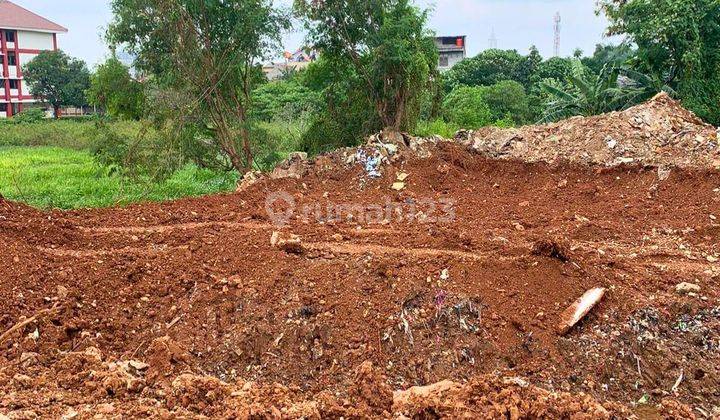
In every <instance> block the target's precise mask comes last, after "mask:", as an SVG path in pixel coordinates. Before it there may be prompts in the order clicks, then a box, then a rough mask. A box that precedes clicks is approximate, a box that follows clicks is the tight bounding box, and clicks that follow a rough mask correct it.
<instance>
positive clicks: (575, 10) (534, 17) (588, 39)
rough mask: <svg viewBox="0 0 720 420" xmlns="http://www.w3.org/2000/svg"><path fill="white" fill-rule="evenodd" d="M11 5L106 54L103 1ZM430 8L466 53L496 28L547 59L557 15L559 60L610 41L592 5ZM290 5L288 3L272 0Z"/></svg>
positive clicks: (77, 46)
mask: <svg viewBox="0 0 720 420" xmlns="http://www.w3.org/2000/svg"><path fill="white" fill-rule="evenodd" d="M12 1H14V2H15V3H17V4H19V5H21V6H23V7H25V8H27V9H29V10H31V11H33V12H35V13H38V14H39V15H41V16H43V17H46V18H48V19H50V20H52V21H54V22H56V23H58V24H60V25H63V26H65V27H66V28H68V29H69V33H68V34H64V35H60V37H59V40H58V42H59V46H60V48H61V49H63V50H65V51H66V52H67V53H68V54H70V55H72V56H75V57H79V58H82V59H83V60H85V61H86V62H87V63H88V65H89V66H90V67H93V66H94V65H96V64H97V63H99V62H102V61H103V60H104V59H105V58H106V57H107V54H108V49H107V47H106V46H105V44H104V42H103V40H102V33H103V28H104V27H106V26H107V24H108V22H109V21H110V19H111V18H112V14H111V13H110V7H109V5H108V3H109V2H108V1H106V0H63V1H54V0H53V1H51V0H12ZM416 1H417V4H418V5H420V6H423V7H432V8H433V9H434V10H433V12H432V18H431V21H430V26H431V28H432V29H433V30H434V31H435V32H437V34H438V35H467V36H468V50H469V54H470V55H471V56H472V55H475V54H477V53H478V52H480V51H482V50H483V49H486V48H488V45H489V38H490V33H491V31H492V30H493V29H494V30H495V36H496V38H497V40H498V48H502V49H517V50H518V51H520V52H521V53H526V52H527V50H528V48H529V47H530V45H533V44H534V45H536V46H537V47H538V49H539V50H540V53H541V54H542V55H543V56H545V57H549V56H550V55H551V54H552V50H553V16H554V15H555V13H556V12H560V14H561V16H562V20H563V23H562V25H563V27H562V33H561V44H560V45H561V47H560V51H561V55H570V54H572V52H573V51H574V50H575V48H581V49H582V50H584V51H585V52H586V53H592V51H593V50H594V48H595V44H597V43H601V42H604V43H607V42H610V41H611V40H609V39H607V38H604V37H603V31H604V29H605V27H606V26H607V22H606V20H605V18H604V17H603V16H596V15H595V1H594V0H416ZM276 2H277V3H278V4H283V5H288V4H291V3H292V0H276ZM284 39H285V49H288V50H295V49H296V48H297V47H299V46H300V45H301V44H302V40H303V35H302V34H301V33H290V34H287V35H286V36H285V37H284Z"/></svg>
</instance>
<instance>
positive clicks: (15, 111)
mask: <svg viewBox="0 0 720 420" xmlns="http://www.w3.org/2000/svg"><path fill="white" fill-rule="evenodd" d="M10 105H11V106H12V113H13V115H17V114H19V113H20V104H10Z"/></svg>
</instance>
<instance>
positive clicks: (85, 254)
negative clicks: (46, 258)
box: [37, 245, 190, 258]
mask: <svg viewBox="0 0 720 420" xmlns="http://www.w3.org/2000/svg"><path fill="white" fill-rule="evenodd" d="M37 249H38V250H39V251H40V252H43V253H46V254H49V255H53V256H55V257H72V258H95V257H105V256H108V255H109V256H113V255H127V254H143V255H148V254H151V255H152V254H164V253H167V252H170V251H178V250H188V249H190V247H189V246H187V245H181V246H151V247H146V248H139V247H126V248H117V249H100V250H88V249H67V248H47V247H41V246H40V247H37Z"/></svg>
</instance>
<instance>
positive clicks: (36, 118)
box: [11, 108, 45, 124]
mask: <svg viewBox="0 0 720 420" xmlns="http://www.w3.org/2000/svg"><path fill="white" fill-rule="evenodd" d="M44 119H45V111H43V110H42V109H40V108H30V109H26V110H25V111H23V112H21V113H19V114H17V115H15V116H14V117H13V118H12V120H11V121H12V122H13V123H15V124H28V123H37V122H41V121H43V120H44Z"/></svg>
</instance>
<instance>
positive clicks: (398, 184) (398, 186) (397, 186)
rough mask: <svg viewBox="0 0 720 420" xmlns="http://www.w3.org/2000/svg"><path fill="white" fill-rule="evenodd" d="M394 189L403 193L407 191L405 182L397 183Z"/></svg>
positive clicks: (393, 186)
mask: <svg viewBox="0 0 720 420" xmlns="http://www.w3.org/2000/svg"><path fill="white" fill-rule="evenodd" d="M392 189H393V190H395V191H402V190H404V189H405V183H404V182H396V183H394V184H393V185H392Z"/></svg>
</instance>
